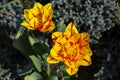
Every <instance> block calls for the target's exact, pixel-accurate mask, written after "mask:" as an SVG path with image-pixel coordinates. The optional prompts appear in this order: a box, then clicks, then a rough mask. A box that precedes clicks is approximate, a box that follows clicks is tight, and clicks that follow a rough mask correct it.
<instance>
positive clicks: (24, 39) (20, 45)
mask: <svg viewBox="0 0 120 80" xmlns="http://www.w3.org/2000/svg"><path fill="white" fill-rule="evenodd" d="M13 46H14V47H15V48H17V49H18V50H19V51H21V52H22V53H23V55H24V56H25V57H26V58H27V59H28V60H29V57H28V56H29V55H33V54H34V53H35V52H34V51H33V49H32V47H31V45H30V43H29V40H28V36H27V35H26V34H25V33H24V32H23V30H22V29H21V28H20V29H19V31H18V33H17V36H16V39H15V40H14V41H13Z"/></svg>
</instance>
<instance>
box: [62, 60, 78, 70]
mask: <svg viewBox="0 0 120 80" xmlns="http://www.w3.org/2000/svg"><path fill="white" fill-rule="evenodd" d="M64 63H65V65H67V66H68V67H70V68H75V67H77V66H76V64H75V61H70V60H66V61H65V62H64Z"/></svg>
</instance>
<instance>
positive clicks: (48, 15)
mask: <svg viewBox="0 0 120 80" xmlns="http://www.w3.org/2000/svg"><path fill="white" fill-rule="evenodd" d="M43 9H44V11H43V18H42V21H43V22H45V21H47V20H51V19H52V15H53V11H52V4H51V3H48V4H46V5H45V6H44V7H43Z"/></svg>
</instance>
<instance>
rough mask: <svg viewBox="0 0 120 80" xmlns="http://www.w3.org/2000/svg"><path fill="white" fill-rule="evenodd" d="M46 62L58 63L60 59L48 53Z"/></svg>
mask: <svg viewBox="0 0 120 80" xmlns="http://www.w3.org/2000/svg"><path fill="white" fill-rule="evenodd" d="M47 62H48V63H50V64H55V63H59V62H60V61H58V60H56V59H54V58H53V57H52V56H51V55H49V56H48V57H47Z"/></svg>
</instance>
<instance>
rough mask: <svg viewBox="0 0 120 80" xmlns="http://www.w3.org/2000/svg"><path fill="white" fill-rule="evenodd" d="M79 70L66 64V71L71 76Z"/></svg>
mask: <svg viewBox="0 0 120 80" xmlns="http://www.w3.org/2000/svg"><path fill="white" fill-rule="evenodd" d="M77 71H78V68H77V67H76V68H70V67H68V66H66V72H67V73H68V74H69V75H71V76H72V75H74V74H76V73H77Z"/></svg>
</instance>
